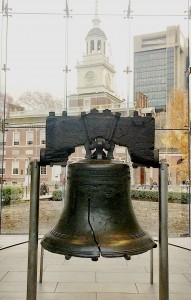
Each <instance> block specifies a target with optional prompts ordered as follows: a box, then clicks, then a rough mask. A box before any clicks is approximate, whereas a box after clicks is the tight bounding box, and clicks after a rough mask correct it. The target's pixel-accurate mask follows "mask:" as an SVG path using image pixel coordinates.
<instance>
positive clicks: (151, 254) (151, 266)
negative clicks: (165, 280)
mask: <svg viewBox="0 0 191 300" xmlns="http://www.w3.org/2000/svg"><path fill="white" fill-rule="evenodd" d="M150 284H153V249H151V250H150Z"/></svg>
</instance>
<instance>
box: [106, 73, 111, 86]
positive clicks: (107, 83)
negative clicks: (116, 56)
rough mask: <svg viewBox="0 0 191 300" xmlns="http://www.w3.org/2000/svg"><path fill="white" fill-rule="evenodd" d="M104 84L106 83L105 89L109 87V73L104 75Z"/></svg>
mask: <svg viewBox="0 0 191 300" xmlns="http://www.w3.org/2000/svg"><path fill="white" fill-rule="evenodd" d="M105 83H106V86H107V87H109V88H110V87H111V76H110V74H109V73H107V74H106V75H105Z"/></svg>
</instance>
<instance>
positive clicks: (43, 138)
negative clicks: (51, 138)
mask: <svg viewBox="0 0 191 300" xmlns="http://www.w3.org/2000/svg"><path fill="white" fill-rule="evenodd" d="M45 143H46V137H45V130H41V131H40V144H41V145H45Z"/></svg>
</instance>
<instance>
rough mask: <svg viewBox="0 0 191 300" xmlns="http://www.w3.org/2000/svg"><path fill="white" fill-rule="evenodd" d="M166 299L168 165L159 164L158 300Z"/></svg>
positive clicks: (167, 297)
mask: <svg viewBox="0 0 191 300" xmlns="http://www.w3.org/2000/svg"><path fill="white" fill-rule="evenodd" d="M168 299H169V270H168V164H167V162H161V164H160V169H159V300H168Z"/></svg>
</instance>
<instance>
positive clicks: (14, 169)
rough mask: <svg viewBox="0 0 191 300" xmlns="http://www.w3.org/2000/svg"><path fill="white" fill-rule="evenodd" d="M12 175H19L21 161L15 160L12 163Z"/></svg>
mask: <svg viewBox="0 0 191 300" xmlns="http://www.w3.org/2000/svg"><path fill="white" fill-rule="evenodd" d="M12 174H13V175H18V174H19V161H18V160H14V161H13V162H12Z"/></svg>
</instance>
